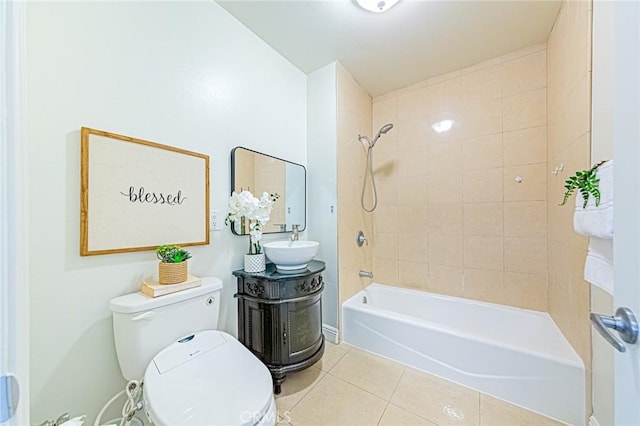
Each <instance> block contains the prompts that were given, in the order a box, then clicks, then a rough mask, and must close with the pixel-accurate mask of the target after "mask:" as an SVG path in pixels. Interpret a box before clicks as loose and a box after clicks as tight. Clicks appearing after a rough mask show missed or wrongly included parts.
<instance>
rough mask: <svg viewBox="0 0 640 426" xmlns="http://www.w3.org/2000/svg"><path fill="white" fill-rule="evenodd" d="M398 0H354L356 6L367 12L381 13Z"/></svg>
mask: <svg viewBox="0 0 640 426" xmlns="http://www.w3.org/2000/svg"><path fill="white" fill-rule="evenodd" d="M398 1H399V0H355V2H356V3H358V6H360V7H361V8H363V9H365V10H368V11H369V12H374V13H382V12H386V11H387V10H389V9H391V8H392V7H393V6H394V5H395V4H396V3H398Z"/></svg>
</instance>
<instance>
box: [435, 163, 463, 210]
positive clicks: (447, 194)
mask: <svg viewBox="0 0 640 426" xmlns="http://www.w3.org/2000/svg"><path fill="white" fill-rule="evenodd" d="M427 185H428V187H427V202H428V203H460V202H462V174H461V173H449V172H446V171H434V172H432V173H429V180H428V183H427Z"/></svg>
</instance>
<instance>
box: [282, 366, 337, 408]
mask: <svg viewBox="0 0 640 426" xmlns="http://www.w3.org/2000/svg"><path fill="white" fill-rule="evenodd" d="M319 370H320V372H321V373H324V374H323V375H322V377H320V378H319V379H318V380H317V381H316V382H315V383H314V384H312V385H311V386H309V387H307V388H305V390H306V392H305V393H304V394H302V396H301V397H300V399H299V400H298V401H297V402H296V403H295V404H293V405H292V406H291V408H289V409H288V410H287V411H288V412H291V411H293V409H294V408H296V407H297V406H298V405H299V404H300V403H301V402H302V400H303V399H305V398H306V397H307V395H309V393H310V392H311V391H312V390H313V388H315V387H316V386H317V385H318V383H320V382H321V381H323V380H324V378H325V377H326V376H327V374H329V373H328V372H326V371H322V370H321V369H319ZM276 404H277V402H276Z"/></svg>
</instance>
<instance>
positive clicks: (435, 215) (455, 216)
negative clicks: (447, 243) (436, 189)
mask: <svg viewBox="0 0 640 426" xmlns="http://www.w3.org/2000/svg"><path fill="white" fill-rule="evenodd" d="M428 216H429V220H428V225H427V233H428V234H431V235H434V234H441V235H462V229H463V228H462V203H446V204H440V203H437V204H436V203H430V204H429V206H428Z"/></svg>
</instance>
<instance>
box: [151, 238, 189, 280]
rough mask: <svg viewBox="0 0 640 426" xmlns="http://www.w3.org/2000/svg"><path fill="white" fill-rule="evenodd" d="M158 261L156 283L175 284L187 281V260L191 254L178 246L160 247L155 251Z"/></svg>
mask: <svg viewBox="0 0 640 426" xmlns="http://www.w3.org/2000/svg"><path fill="white" fill-rule="evenodd" d="M156 255H157V256H158V259H160V263H159V264H158V283H160V284H177V283H181V282H184V281H186V280H187V272H188V271H187V259H190V258H191V254H190V253H189V252H188V251H186V250H184V249H183V248H182V247H180V246H178V245H162V246H158V248H157V249H156Z"/></svg>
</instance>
